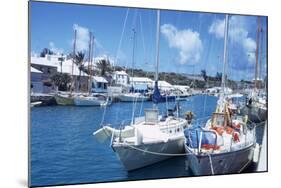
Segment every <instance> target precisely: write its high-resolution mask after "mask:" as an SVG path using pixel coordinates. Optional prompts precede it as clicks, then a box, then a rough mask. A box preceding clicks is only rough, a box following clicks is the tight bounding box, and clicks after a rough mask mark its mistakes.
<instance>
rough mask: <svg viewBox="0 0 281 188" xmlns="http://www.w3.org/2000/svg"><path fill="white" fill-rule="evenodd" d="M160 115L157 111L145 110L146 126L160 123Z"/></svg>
mask: <svg viewBox="0 0 281 188" xmlns="http://www.w3.org/2000/svg"><path fill="white" fill-rule="evenodd" d="M158 115H159V112H158V110H157V109H145V110H144V116H145V124H146V125H154V124H157V123H158Z"/></svg>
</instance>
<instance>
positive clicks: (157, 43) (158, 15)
mask: <svg viewBox="0 0 281 188" xmlns="http://www.w3.org/2000/svg"><path fill="white" fill-rule="evenodd" d="M156 29H157V30H156V71H155V78H154V81H155V82H158V67H159V32H160V10H159V9H158V10H157V28H156Z"/></svg>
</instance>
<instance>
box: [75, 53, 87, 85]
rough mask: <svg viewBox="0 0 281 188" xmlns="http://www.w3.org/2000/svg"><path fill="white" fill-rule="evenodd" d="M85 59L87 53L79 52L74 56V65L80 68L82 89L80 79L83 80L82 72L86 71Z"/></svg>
mask: <svg viewBox="0 0 281 188" xmlns="http://www.w3.org/2000/svg"><path fill="white" fill-rule="evenodd" d="M84 57H85V53H83V52H78V53H77V54H75V56H74V59H73V61H74V63H75V64H76V65H77V66H78V69H79V77H78V88H79V89H80V78H81V71H82V70H84Z"/></svg>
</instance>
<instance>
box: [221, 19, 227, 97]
mask: <svg viewBox="0 0 281 188" xmlns="http://www.w3.org/2000/svg"><path fill="white" fill-rule="evenodd" d="M224 28H225V29H224V49H223V71H222V83H221V88H222V89H221V99H222V100H224V92H225V68H226V64H227V39H228V14H226V15H225V27H224Z"/></svg>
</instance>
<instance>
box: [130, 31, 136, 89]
mask: <svg viewBox="0 0 281 188" xmlns="http://www.w3.org/2000/svg"><path fill="white" fill-rule="evenodd" d="M135 42H136V30H135V29H133V55H132V71H131V74H132V83H131V87H132V88H131V89H133V78H134V65H135Z"/></svg>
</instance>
